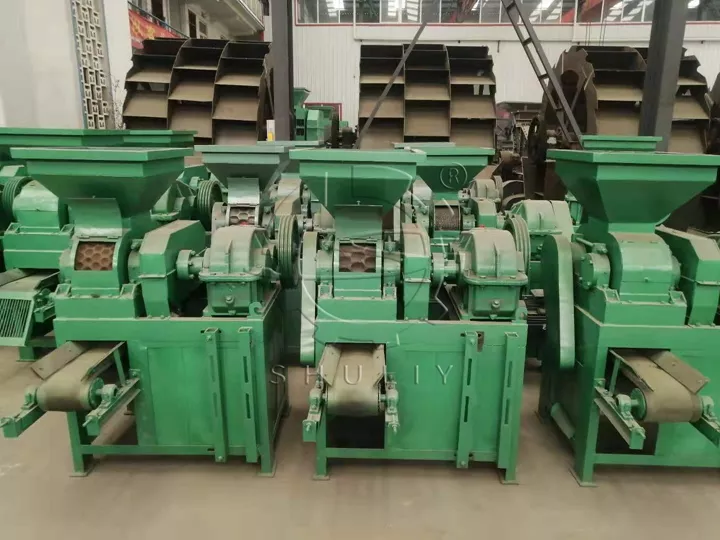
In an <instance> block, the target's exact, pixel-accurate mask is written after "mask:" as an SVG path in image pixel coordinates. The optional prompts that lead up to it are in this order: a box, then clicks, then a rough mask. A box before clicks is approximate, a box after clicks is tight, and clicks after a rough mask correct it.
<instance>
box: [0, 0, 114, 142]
mask: <svg viewBox="0 0 720 540" xmlns="http://www.w3.org/2000/svg"><path fill="white" fill-rule="evenodd" d="M126 19H127V12H126ZM0 21H4V23H5V24H3V25H2V31H1V34H0V35H1V36H2V40H1V41H2V43H3V49H4V50H3V53H2V54H0V73H2V76H0V125H5V126H17V127H39V126H53V127H63V128H76V127H82V104H81V101H80V83H79V80H78V71H77V67H76V66H77V60H76V55H75V43H74V40H73V33H72V22H71V21H72V16H71V13H70V5H69V2H66V1H58V0H2V1H0ZM126 24H127V21H126Z"/></svg>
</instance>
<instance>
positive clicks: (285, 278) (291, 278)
mask: <svg viewBox="0 0 720 540" xmlns="http://www.w3.org/2000/svg"><path fill="white" fill-rule="evenodd" d="M275 238H276V239H277V246H278V272H280V281H281V283H282V284H283V287H287V288H294V287H296V286H297V284H298V265H297V258H298V250H299V245H300V234H299V232H298V224H297V219H296V218H295V216H293V215H285V216H278V218H277V227H276V231H275Z"/></svg>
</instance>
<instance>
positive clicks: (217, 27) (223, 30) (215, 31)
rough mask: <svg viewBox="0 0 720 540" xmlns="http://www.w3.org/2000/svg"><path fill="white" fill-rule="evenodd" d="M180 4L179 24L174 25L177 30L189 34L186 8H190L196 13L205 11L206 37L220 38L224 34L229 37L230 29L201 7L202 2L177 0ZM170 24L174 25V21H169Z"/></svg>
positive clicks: (226, 37)
mask: <svg viewBox="0 0 720 540" xmlns="http://www.w3.org/2000/svg"><path fill="white" fill-rule="evenodd" d="M178 3H179V5H180V19H181V22H180V25H179V26H176V28H178V29H179V30H182V31H183V32H184V33H185V34H187V35H190V27H189V25H188V15H187V10H188V8H190V9H192V10H193V11H194V12H195V13H196V14H200V13H202V12H204V13H206V15H207V18H206V19H205V21H206V22H207V27H208V28H207V33H208V38H210V39H220V37H221V36H224V37H225V39H229V38H230V37H232V36H231V35H230V31H229V30H228V28H227V26H225V25H224V24H222V23H221V22H220V21H218V20H215V19H213V18H212V17H211V16H210V15H209V14H208V13H207V10H204V9H203V8H202V4H194V3H193V2H192V1H189V2H187V1H185V0H179V2H178ZM170 24H171V25H172V26H175V24H174V23H170Z"/></svg>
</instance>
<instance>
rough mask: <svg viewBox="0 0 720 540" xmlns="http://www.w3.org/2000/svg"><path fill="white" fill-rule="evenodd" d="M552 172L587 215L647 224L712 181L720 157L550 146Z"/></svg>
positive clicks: (607, 219)
mask: <svg viewBox="0 0 720 540" xmlns="http://www.w3.org/2000/svg"><path fill="white" fill-rule="evenodd" d="M548 157H549V158H550V159H554V160H555V162H556V163H555V171H556V172H557V174H558V175H559V176H560V178H561V179H562V181H563V183H564V184H565V186H566V187H567V188H568V190H569V191H571V192H572V194H573V195H574V196H575V198H576V199H577V201H578V202H579V203H580V204H581V205H582V207H583V209H584V210H585V211H586V212H587V214H588V215H589V216H590V217H592V218H595V219H597V220H599V221H602V222H605V223H612V224H634V225H640V224H647V225H648V227H649V228H650V229H652V227H654V226H655V225H656V224H657V223H660V222H661V221H662V220H663V219H665V217H667V215H668V214H670V213H671V212H672V211H673V210H675V209H676V208H679V207H680V206H682V205H683V204H684V203H685V202H687V201H688V200H690V199H691V198H692V197H694V196H695V195H697V194H698V193H700V192H701V191H702V190H703V189H705V188H706V187H708V186H710V185H711V184H712V183H713V182H715V178H716V175H717V170H718V167H720V156H709V155H693V154H663V153H653V152H589V151H577V150H550V151H548Z"/></svg>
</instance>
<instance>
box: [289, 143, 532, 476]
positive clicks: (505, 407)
mask: <svg viewBox="0 0 720 540" xmlns="http://www.w3.org/2000/svg"><path fill="white" fill-rule="evenodd" d="M290 157H291V159H293V160H296V161H298V163H299V166H300V177H301V178H302V180H303V181H304V182H305V183H306V184H307V185H308V187H309V188H310V190H311V191H312V192H313V193H314V194H315V196H316V197H317V198H318V200H319V201H320V202H321V203H322V204H323V205H324V206H325V208H327V210H328V211H329V213H330V214H331V215H332V216H333V218H334V229H333V230H328V231H310V232H306V233H305V234H304V236H303V243H302V250H303V251H302V290H303V300H302V310H303V314H302V315H303V318H302V323H301V324H302V327H301V343H300V347H301V360H302V361H303V362H304V363H305V364H307V365H308V366H312V367H314V368H315V370H316V371H317V378H316V382H315V386H314V387H313V389H312V390H311V392H310V396H309V399H310V412H309V414H308V417H307V419H306V420H305V421H304V423H303V438H304V440H305V441H307V442H313V443H314V444H315V456H316V460H315V474H316V476H317V477H319V478H323V477H326V476H327V474H328V460H329V459H332V458H360V459H418V460H424V459H429V460H447V461H453V462H455V464H456V466H457V467H459V468H466V467H468V466H469V464H470V463H471V462H473V461H486V462H491V463H495V464H496V466H497V467H498V468H499V469H501V470H502V471H503V472H504V479H505V480H506V481H508V482H512V481H514V480H515V463H516V459H517V448H518V435H519V420H520V401H521V396H522V380H523V366H524V361H525V341H526V337H527V325H526V322H525V315H526V313H525V308H524V304H523V303H522V301H521V300H520V291H521V289H522V287H523V286H524V285H525V284H526V283H527V276H526V275H525V273H524V272H523V269H522V267H521V265H520V257H519V256H518V252H517V246H516V244H515V240H514V238H513V237H512V235H511V233H510V232H508V231H503V230H499V229H487V228H475V229H472V230H468V231H463V233H462V235H461V236H460V240H459V242H458V244H457V246H456V247H455V249H454V250H453V252H452V254H451V255H448V256H445V255H443V254H442V253H433V252H432V250H431V246H430V238H429V236H428V234H427V231H426V230H425V229H424V228H423V227H421V226H420V225H418V224H416V223H404V224H402V226H400V227H399V229H400V230H399V231H397V230H390V231H386V232H384V231H383V229H382V221H383V216H384V215H385V214H386V213H387V212H388V211H389V210H390V209H391V208H392V207H393V205H394V204H395V203H396V201H398V200H399V199H400V198H401V197H402V195H403V193H405V192H406V191H407V190H408V188H409V187H410V184H411V183H412V182H413V181H414V180H415V177H416V173H417V166H418V165H419V164H421V163H423V161H424V159H425V154H424V153H422V152H420V151H409V150H406V151H402V152H400V151H371V152H370V151H346V150H292V151H291V152H290ZM395 232H397V233H399V234H398V235H397V236H398V238H399V240H398V241H395V240H394V239H393V238H394V236H395V234H394V233H395Z"/></svg>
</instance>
